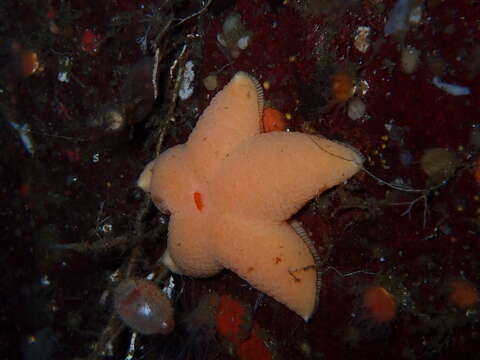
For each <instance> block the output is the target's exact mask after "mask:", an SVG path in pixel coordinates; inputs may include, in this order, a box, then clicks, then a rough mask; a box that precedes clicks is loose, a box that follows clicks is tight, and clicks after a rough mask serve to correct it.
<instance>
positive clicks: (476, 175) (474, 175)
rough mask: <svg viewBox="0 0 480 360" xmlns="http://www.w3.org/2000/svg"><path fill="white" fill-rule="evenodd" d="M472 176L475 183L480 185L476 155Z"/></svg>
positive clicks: (478, 163) (479, 159) (478, 164)
mask: <svg viewBox="0 0 480 360" xmlns="http://www.w3.org/2000/svg"><path fill="white" fill-rule="evenodd" d="M473 177H474V178H475V182H476V183H477V185H480V156H479V157H478V159H477V161H475V171H474V173H473Z"/></svg>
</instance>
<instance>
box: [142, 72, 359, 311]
mask: <svg viewBox="0 0 480 360" xmlns="http://www.w3.org/2000/svg"><path fill="white" fill-rule="evenodd" d="M262 111H263V93H262V89H261V87H260V86H259V84H258V82H257V81H256V80H255V79H254V78H253V77H251V76H250V75H248V74H246V73H244V72H238V73H237V74H236V75H235V76H234V77H233V79H232V80H231V81H230V82H229V83H228V84H227V85H226V86H225V88H224V89H223V90H222V91H220V92H219V93H218V94H217V95H216V96H215V97H214V98H213V99H212V101H211V104H210V105H209V106H208V107H207V108H206V109H205V111H204V112H203V114H202V115H201V116H200V118H199V120H198V122H197V124H196V126H195V129H194V130H193V131H192V133H191V134H190V136H189V138H188V141H187V142H186V143H185V144H180V145H176V146H174V147H172V148H169V149H167V150H166V151H164V152H163V153H161V154H160V155H159V156H158V157H157V158H156V159H155V160H153V161H152V162H150V163H149V164H148V165H147V166H146V167H145V169H144V171H143V173H142V175H141V176H140V178H139V180H138V185H139V186H140V187H141V188H143V189H144V190H145V191H147V192H149V193H150V195H151V198H152V200H153V202H154V203H155V205H156V206H157V207H158V209H160V210H161V211H163V212H166V213H170V214H171V216H170V221H169V227H168V246H167V249H166V251H165V253H164V255H163V256H162V261H163V262H164V264H165V265H166V266H167V267H168V268H169V269H170V270H171V271H173V272H175V273H179V274H184V275H188V276H192V277H208V276H212V275H214V274H217V273H218V272H220V271H221V270H223V269H224V268H227V269H230V270H232V271H233V272H235V273H236V274H238V275H239V276H240V277H242V278H243V279H245V280H246V281H248V282H249V283H250V284H251V285H252V286H254V287H255V288H257V289H258V290H260V291H263V292H264V293H266V294H268V295H270V296H272V297H274V298H275V299H276V300H277V301H280V302H282V303H283V304H285V305H286V306H287V307H289V308H290V309H291V310H293V311H295V312H296V313H297V314H299V315H300V316H302V317H303V318H304V319H305V320H308V319H309V318H310V316H311V315H312V313H313V312H314V311H315V308H316V305H317V301H318V286H319V283H320V282H319V279H318V274H317V269H316V264H315V259H314V254H313V253H312V251H313V250H314V249H313V248H312V246H311V245H309V244H306V243H305V242H304V240H302V237H301V236H299V234H297V232H296V231H295V229H294V228H292V226H290V225H289V223H288V222H287V220H288V219H289V218H290V217H291V216H292V215H293V214H295V213H296V212H297V211H298V210H299V209H300V208H301V207H302V206H303V205H304V204H305V203H306V202H307V201H308V200H310V199H312V198H313V197H315V196H316V195H318V194H320V193H321V192H322V191H324V190H325V189H328V188H330V187H332V186H334V185H337V184H339V183H341V182H343V181H345V180H346V179H348V178H350V177H351V176H353V175H354V174H355V173H356V172H357V171H358V170H359V169H360V167H361V163H362V158H361V156H360V155H359V154H358V153H357V152H356V151H355V150H353V149H352V148H350V147H348V146H346V145H343V144H340V143H338V142H334V141H330V140H327V139H325V138H322V137H320V136H312V135H307V134H303V133H300V132H271V133H264V132H262V125H261V114H262ZM303 238H304V237H303ZM311 250H312V251H311Z"/></svg>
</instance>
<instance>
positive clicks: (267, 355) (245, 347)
mask: <svg viewBox="0 0 480 360" xmlns="http://www.w3.org/2000/svg"><path fill="white" fill-rule="evenodd" d="M237 355H238V358H239V359H240V360H247V359H248V360H271V359H272V353H271V352H270V350H269V349H268V348H267V346H266V345H265V341H264V340H263V339H262V338H261V337H260V327H259V326H258V324H257V323H256V322H255V325H254V326H253V330H252V334H251V336H250V337H249V338H248V339H247V340H245V341H244V342H243V343H242V344H241V345H240V346H239V348H238V350H237Z"/></svg>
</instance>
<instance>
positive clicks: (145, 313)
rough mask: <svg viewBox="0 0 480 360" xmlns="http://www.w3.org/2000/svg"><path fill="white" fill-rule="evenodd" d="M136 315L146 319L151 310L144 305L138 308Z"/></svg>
mask: <svg viewBox="0 0 480 360" xmlns="http://www.w3.org/2000/svg"><path fill="white" fill-rule="evenodd" d="M138 313H139V314H141V315H143V316H144V317H148V316H150V315H151V314H152V308H151V307H150V306H149V305H148V304H146V303H144V304H143V305H142V306H140V307H139V308H138Z"/></svg>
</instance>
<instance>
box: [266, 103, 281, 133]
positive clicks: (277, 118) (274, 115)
mask: <svg viewBox="0 0 480 360" xmlns="http://www.w3.org/2000/svg"><path fill="white" fill-rule="evenodd" d="M262 123H263V131H264V132H272V131H283V130H285V129H286V127H287V124H286V122H285V117H284V116H283V114H282V113H281V112H280V111H278V110H276V109H274V108H271V107H267V108H265V109H264V110H263V117H262Z"/></svg>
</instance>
